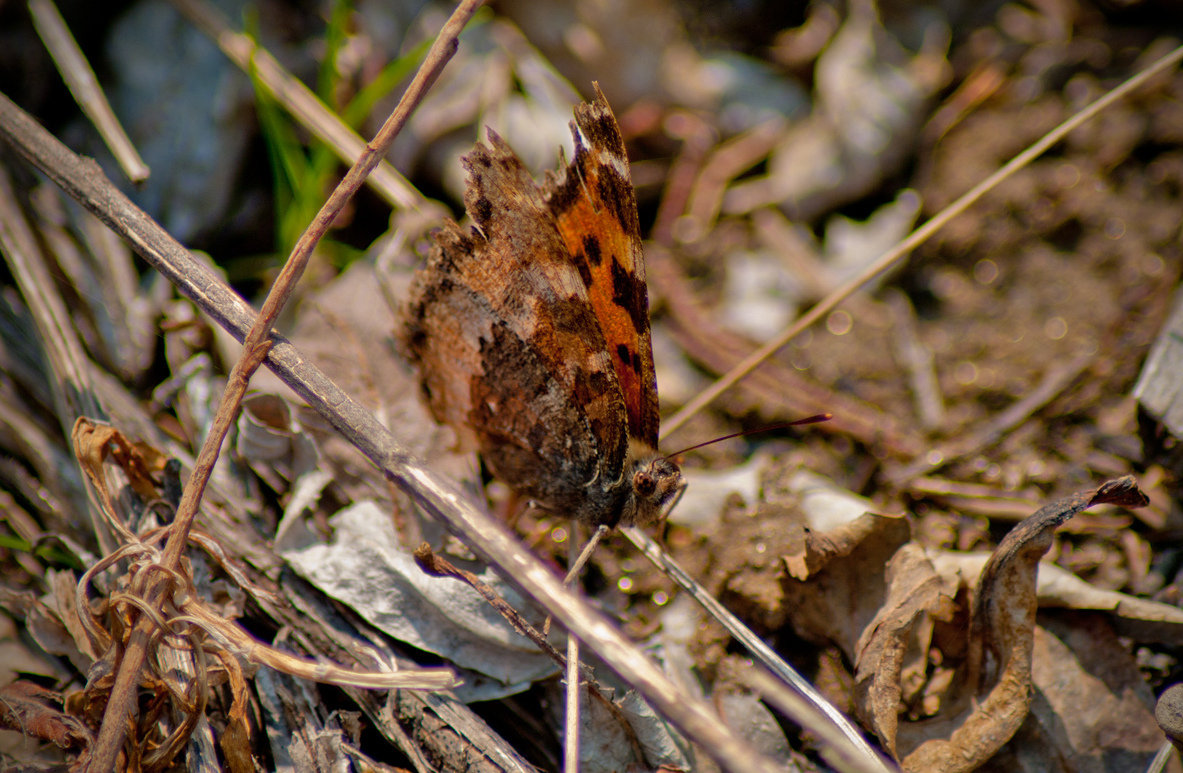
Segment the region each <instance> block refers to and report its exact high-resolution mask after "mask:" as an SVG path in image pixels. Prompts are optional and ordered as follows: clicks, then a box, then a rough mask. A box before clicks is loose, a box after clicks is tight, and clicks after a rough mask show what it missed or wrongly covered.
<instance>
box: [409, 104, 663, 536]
mask: <svg viewBox="0 0 1183 773" xmlns="http://www.w3.org/2000/svg"><path fill="white" fill-rule="evenodd" d="M571 133H572V135H573V137H574V142H575V153H574V157H573V158H572V160H571V162H570V163H569V164H567V165H566V167H565V168H562V169H560V170H559V171H558V172H557V173H556V172H550V173H548V174H547V175H546V178H545V180H544V181H543V182H542V184H541V185H539V184H537V183H536V182H535V181H534V179H533V178H532V177H531V175H530V174H529V172H528V171H527V170H526V168H525V167H524V165H523V164H522V162H521V160H520V159H519V158H518V157H517V155H515V154H514V152H513V150H512V149H510V147H509V146H508V145H507V144H506V143H505V142H504V141H503V140H502V139H501V138H500V137H499V136H498V135H497V134H496V133H495V132H493V131H492V130H491V129H490V130H488V145H485V144H483V143H480V142H478V143H477V145H476V147H475V148H474V149H473V150H472V152H470V153H468V154H467V155H465V156H464V157H463V159H462V164H463V166H464V168H465V170H467V173H468V185H467V190H466V191H465V195H464V206H465V210H466V211H467V213H468V216H469V218H470V220H471V221H472V224H471V225H470V226H469V227H468V228H464V227H461V226H460V225H458V224H457V223H455V222H451V221H448V222H447V223H445V224H444V226H443V227H442V228H441V229H440V230H439V231H437V232H436V234H435V244H434V248H433V249H432V252H431V254H430V256H429V258H428V260H427V263H426V265H425V266H424V267H423V268H422V269H420V270H419V271H418V272H417V273H416V276H415V278H414V280H413V281H412V285H411V290H410V293H409V295H408V299H407V301H406V303H405V308H404V309H403V313H402V321H401V324H400V329H399V331H398V338H399V343H400V348H401V350H402V351H403V352H404V354H405V355H406V356H407V357H408V359H409V360H410V361H411V362H412V363H414V364H415V365H417V366H418V369H419V376H420V386H421V389H422V392H423V395H424V397H425V399H426V402H427V405H428V406H429V408H430V410H431V412H432V415H433V416H434V417H435V419H436V420H437V421H439V422H441V423H443V424H446V425H448V426H450V427H452V428H453V429H454V431H455V432H456V434H457V436H458V438H459V441H460V444H461V446H462V447H463V448H465V449H475V450H478V451H480V453H481V456H482V458H483V459H484V461H485V464H486V465H487V466H488V468H489V470H490V471H491V472H492V473H493V474H494V475H495V476H496V477H498V478H500V479H501V480H503V481H504V482H505V483H507V484H508V485H509V486H510V487H511V488H512V489H514V491H516V492H517V493H518V494H519V495H521V496H524V497H526V498H529V499H531V500H533V501H534V502H535V503H536V504H537V505H538V506H540V507H541V508H543V509H545V510H549V511H552V512H555V513H557V514H563V515H567V516H571V517H575V518H577V519H579V520H581V521H583V522H585V523H588V524H591V525H593V526H607V527H614V526H618V525H632V524H640V525H644V524H649V523H653V522H655V521H657V520H659V519H660V518H661V517H662V516H663V513H664V510H665V509H666V507H667V505H668V504H669V503H670V502H671V501H672V500H673V499H674V498H675V496H676V495H677V494H678V493H679V492H680V491H681V490H682V489H683V488H684V487H685V483H684V481H683V478H682V473H681V470H680V469H679V467H678V465H677V464H675V463H674V462H672V461H670V460H669V459H667V458H665V457H662V456H661V455H659V454H658V453H657V451H656V447H657V432H658V421H659V416H658V404H657V378H656V375H655V373H654V368H653V347H652V344H651V341H650V332H649V297H648V289H647V287H646V284H645V264H644V256H643V254H642V251H641V235H640V222H639V219H638V216H637V201H636V195H635V193H634V191H633V185H632V177H631V174H630V172H629V164H628V158H627V156H626V155H625V149H624V139H623V137H622V136H621V133H620V126H619V125H618V124H617V122H616V117H615V116H614V115H613V114H612V109H611V108H610V107H609V106H608V101H607V100H606V99H605V98H604V94H603V92H601V91H600V88H599V85H598V84H595V98H594V99H593V100H592V101H590V102H587V103H584V104H581V105H578V106H577V107H576V108H575V120H574V121H573V122H572V123H571Z"/></svg>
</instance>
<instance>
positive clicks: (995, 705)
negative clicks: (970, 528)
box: [897, 476, 1146, 773]
mask: <svg viewBox="0 0 1183 773" xmlns="http://www.w3.org/2000/svg"><path fill="white" fill-rule="evenodd" d="M1103 502H1108V503H1113V504H1119V505H1123V506H1126V507H1137V506H1141V505H1144V504H1145V503H1146V497H1145V495H1143V494H1142V492H1141V491H1139V490H1138V488H1137V485H1136V484H1135V483H1134V480H1133V478H1132V477H1128V476H1127V477H1124V478H1119V479H1117V480H1113V481H1109V482H1108V483H1105V484H1103V485H1102V486H1100V487H1099V488H1097V489H1092V490H1089V491H1083V492H1080V493H1077V494H1074V495H1072V496H1069V497H1066V498H1064V499H1062V500H1059V501H1057V502H1054V503H1052V504H1050V505H1047V506H1046V507H1043V508H1041V509H1040V510H1039V511H1038V512H1036V513H1035V514H1034V515H1032V516H1031V517H1030V518H1027V519H1026V520H1024V521H1023V522H1022V523H1020V524H1019V525H1018V526H1016V527H1015V528H1014V529H1013V530H1012V531H1011V532H1010V533H1009V534H1007V535H1006V537H1005V538H1003V540H1002V542H1001V543H1000V544H999V546H998V548H997V549H996V550H995V551H994V555H993V556H991V559H990V561H989V562H988V563H987V564H986V567H985V568H984V569H983V570H982V576H981V578H980V579H979V581H978V585H977V590H976V592H975V595H974V602H973V605H972V610H973V611H972V615H971V620H970V626H969V634H968V635H969V641H968V657H967V662H966V668H965V670H964V672H963V673H962V674H961V675H960V678H959V679H958V680H957V681H956V682H955V683H954V684H955V688H956V689H959V691H960V692H959V695H958V700H955V701H954V702H953V703H952V704H951V705H950V709H949V711H948V713H947V714H946V715H945V716H942V717H940V718H938V720H937V721H934V722H926V723H923V727H924V728H925V729H927V730H929V731H931V732H930V734H929V738H928V740H926V741H924V742H923V743H921V744H920V745H919V746H917V747H916V748H915V750H914V751H912V752H911V753H908V754H907V756H906V757H905V758H904V760H903V765H904V768H905V769H907V770H917V771H926V773H928V772H940V773H946V772H948V773H953V772H954V771H971V770H974V769H976V768H978V767H979V766H981V765H982V764H983V763H985V762H986V761H987V760H988V759H990V758H991V757H992V756H993V755H994V754H995V753H996V752H997V751H998V750H999V749H1000V748H1002V746H1003V745H1004V744H1005V743H1006V742H1007V741H1009V740H1010V739H1011V737H1012V736H1014V734H1015V732H1016V731H1017V730H1018V729H1019V727H1020V726H1021V725H1022V724H1023V721H1024V719H1026V717H1027V710H1028V707H1029V705H1030V702H1031V691H1032V681H1031V670H1032V664H1031V658H1032V649H1033V647H1034V639H1035V611H1036V607H1037V598H1036V593H1035V588H1036V580H1035V578H1036V570H1037V568H1038V566H1039V559H1040V558H1041V557H1042V556H1043V555H1044V554H1045V553H1046V552H1047V551H1048V549H1049V548H1050V547H1051V544H1052V537H1053V535H1054V534H1055V530H1056V528H1057V527H1059V526H1060V525H1061V524H1063V523H1064V522H1065V521H1067V520H1068V519H1069V518H1071V517H1072V516H1073V515H1075V514H1076V513H1078V512H1080V511H1081V510H1084V509H1085V508H1087V507H1089V506H1091V505H1094V504H1100V503H1103ZM918 729H919V728H918V727H912V728H910V731H915V730H918ZM911 734H912V733H911V732H910V733H909V735H911ZM903 740H904V739H903V738H902V737H901V738H898V739H897V741H899V742H900V746H901V747H904V746H905V744H904V743H903Z"/></svg>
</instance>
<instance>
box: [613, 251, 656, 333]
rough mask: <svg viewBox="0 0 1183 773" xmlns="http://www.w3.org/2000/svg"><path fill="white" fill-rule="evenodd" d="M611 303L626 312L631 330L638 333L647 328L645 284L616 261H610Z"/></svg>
mask: <svg viewBox="0 0 1183 773" xmlns="http://www.w3.org/2000/svg"><path fill="white" fill-rule="evenodd" d="M612 302H613V303H615V304H616V305H617V306H620V307H621V308H623V309H624V310H625V311H627V312H628V315H629V317H630V318H631V319H632V323H633V330H636V331H637V332H638V333H639V332H641V331H642V330H646V329H647V328H648V327H649V294H648V291H647V290H646V288H645V283H644V282H642V281H639V280H638V277H637V276H636V275H635V274H630V273H629V272H628V271H626V270H625V269H624V267H623V266H621V265H620V262H619V261H617V260H613V261H612Z"/></svg>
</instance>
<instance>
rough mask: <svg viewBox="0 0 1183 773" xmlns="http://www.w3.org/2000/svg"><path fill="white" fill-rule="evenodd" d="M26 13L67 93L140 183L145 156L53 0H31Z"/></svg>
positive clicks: (145, 171)
mask: <svg viewBox="0 0 1183 773" xmlns="http://www.w3.org/2000/svg"><path fill="white" fill-rule="evenodd" d="M29 13H30V14H31V15H32V17H33V23H34V25H36V27H37V34H39V35H40V36H41V39H42V40H43V41H44V42H45V47H46V48H47V49H49V52H50V54H51V55H52V56H53V60H54V62H55V63H56V64H57V66H58V72H60V73H61V75H62V80H64V81H65V82H66V85H67V86H69V88H70V93H71V94H73V95H74V99H76V100H77V101H78V106H79V107H81V108H82V112H83V113H85V114H86V116H87V117H88V118H89V119H90V120H91V122H92V123H94V125H95V128H97V129H98V130H99V134H101V135H102V136H103V140H104V141H106V143H107V147H108V148H110V150H111V153H112V155H114V156H115V159H116V160H117V161H118V162H119V165H120V166H121V167H123V173H124V174H126V175H127V179H129V180H131V181H132V182H133V183H140V182H143V181H144V180H146V179H148V174H149V169H148V165H147V164H145V163H144V159H142V158H140V154H139V153H138V152H137V151H136V148H135V146H134V145H132V143H131V140H130V139H128V137H127V133H126V132H124V131H123V127H122V126H121V125H120V124H119V119H118V118H117V117H116V116H115V113H114V111H112V110H111V105H110V103H108V102H107V98H106V97H105V96H104V95H103V90H102V88H100V87H99V82H98V79H97V78H95V74H94V70H92V69H91V67H90V63H88V62H87V61H86V57H85V56H83V54H82V50H81V49H79V48H78V43H77V42H76V41H75V40H74V36H73V35H71V34H70V29H69V28H68V27H67V26H66V22H65V21H64V20H63V19H62V15H61V14H60V13H59V12H58V9H57V6H55V5H54V4H53V2H52V0H30V2H29Z"/></svg>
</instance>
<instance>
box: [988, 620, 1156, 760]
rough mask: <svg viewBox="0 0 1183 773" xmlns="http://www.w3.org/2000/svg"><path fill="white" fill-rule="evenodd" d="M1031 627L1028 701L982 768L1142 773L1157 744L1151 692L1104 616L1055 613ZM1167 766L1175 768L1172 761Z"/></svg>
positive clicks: (1125, 646) (1124, 646) (1126, 648)
mask: <svg viewBox="0 0 1183 773" xmlns="http://www.w3.org/2000/svg"><path fill="white" fill-rule="evenodd" d="M1041 621H1042V622H1045V623H1046V625H1040V626H1036V628H1035V636H1034V647H1033V651H1032V668H1031V678H1032V687H1033V690H1034V698H1033V699H1032V701H1031V709H1030V713H1029V714H1028V715H1027V719H1026V721H1025V722H1024V723H1023V726H1022V727H1021V728H1020V729H1019V731H1018V732H1017V733H1015V736H1014V738H1012V739H1011V741H1010V743H1008V744H1007V745H1006V746H1005V747H1003V749H1002V751H1000V752H999V753H998V754H996V755H995V756H994V758H993V759H991V760H990V762H989V764H988V765H987V766H986V768H987V769H988V770H990V771H1023V772H1024V773H1026V771H1031V772H1032V773H1035V772H1036V771H1038V773H1077V771H1105V772H1106V773H1118V772H1119V771H1120V772H1122V773H1135V772H1137V773H1142V771H1145V770H1147V768H1148V764H1149V761H1150V759H1151V758H1153V757H1154V754H1155V752H1156V751H1157V749H1158V747H1159V745H1160V744H1161V743H1162V734H1161V733H1160V732H1159V730H1158V728H1157V727H1156V726H1155V724H1154V715H1153V711H1154V695H1153V693H1152V692H1151V690H1150V688H1149V687H1148V686H1147V684H1146V679H1145V678H1144V676H1143V675H1142V674H1141V673H1140V672H1139V670H1138V665H1137V663H1136V662H1135V660H1134V658H1133V656H1132V654H1131V653H1130V648H1129V645H1128V644H1123V643H1122V642H1121V641H1120V639H1119V638H1118V636H1117V634H1116V632H1115V631H1114V630H1113V628H1112V627H1111V626H1110V625H1109V623H1108V621H1107V620H1106V619H1105V616H1104V615H1102V614H1098V613H1088V612H1084V613H1070V612H1058V613H1055V614H1053V615H1051V616H1049V618H1048V619H1046V620H1044V619H1043V616H1042V615H1041ZM1169 769H1170V770H1173V771H1178V770H1179V766H1178V765H1177V764H1176V765H1175V766H1174V767H1173V768H1169Z"/></svg>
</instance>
